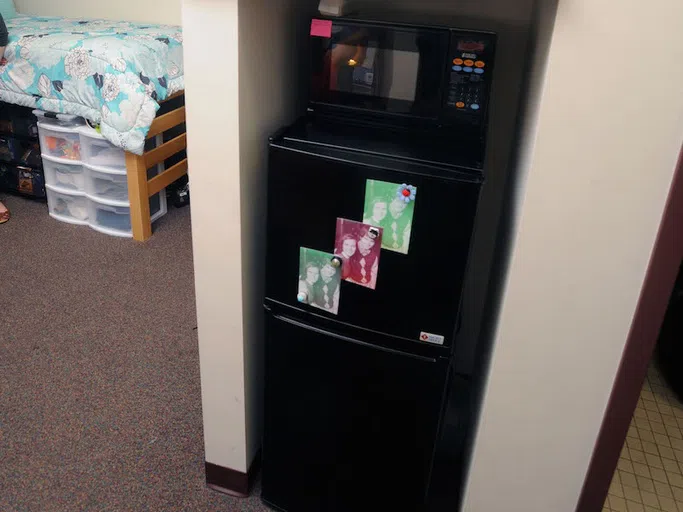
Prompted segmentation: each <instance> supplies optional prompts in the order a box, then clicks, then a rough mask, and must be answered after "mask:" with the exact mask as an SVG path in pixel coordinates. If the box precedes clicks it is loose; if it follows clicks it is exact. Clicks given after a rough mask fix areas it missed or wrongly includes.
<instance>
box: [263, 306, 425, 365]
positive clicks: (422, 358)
mask: <svg viewBox="0 0 683 512" xmlns="http://www.w3.org/2000/svg"><path fill="white" fill-rule="evenodd" d="M273 317H274V318H275V319H277V320H281V321H283V322H286V323H288V324H291V325H295V326H297V327H299V328H301V329H306V330H308V331H313V332H316V333H318V334H322V335H323V336H331V337H332V338H337V339H338V340H342V341H346V342H348V343H354V344H356V345H361V346H364V347H368V348H372V349H375V350H380V351H382V352H387V353H389V354H395V355H399V356H404V357H410V358H413V359H417V360H418V361H423V362H425V363H436V358H433V357H426V356H420V355H417V354H411V353H410V352H404V351H403V350H395V349H392V348H388V347H382V346H380V345H373V344H372V343H367V342H365V341H360V340H357V339H354V338H349V337H348V336H344V335H343V334H337V333H335V332H332V331H327V330H325V329H320V328H319V327H313V326H312V325H308V324H305V323H303V322H299V321H297V320H294V319H292V318H287V317H286V316H282V315H273Z"/></svg>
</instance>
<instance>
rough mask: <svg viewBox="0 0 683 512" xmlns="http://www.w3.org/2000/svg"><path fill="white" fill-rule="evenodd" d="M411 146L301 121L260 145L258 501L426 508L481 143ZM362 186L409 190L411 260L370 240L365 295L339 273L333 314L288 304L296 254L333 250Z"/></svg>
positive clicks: (373, 133) (409, 140)
mask: <svg viewBox="0 0 683 512" xmlns="http://www.w3.org/2000/svg"><path fill="white" fill-rule="evenodd" d="M418 139H419V137H416V136H415V135H414V134H412V133H409V132H405V131H402V130H399V131H396V132H392V131H391V130H381V131H377V130H374V129H373V128H371V127H360V126H354V125H348V124H344V123H338V124H335V123H332V122H326V123H325V125H324V128H321V127H320V126H319V125H318V124H317V122H316V121H312V120H306V119H304V120H302V121H300V122H299V123H297V124H295V125H294V126H292V127H290V128H288V129H287V130H285V131H284V132H283V133H280V134H278V135H277V136H276V137H274V138H273V139H272V140H271V143H270V165H269V175H268V230H267V240H268V251H267V284H266V299H265V309H266V318H267V320H266V323H267V341H266V383H265V419H264V429H265V432H264V438H263V493H262V497H263V500H264V501H265V502H266V503H267V504H269V505H271V506H273V507H274V508H277V509H280V510H285V511H288V512H304V511H310V512H321V511H340V512H341V511H344V512H348V511H365V510H368V511H370V510H372V511H377V510H392V511H411V512H412V511H419V510H425V506H426V503H427V494H428V490H429V485H430V479H431V471H432V467H433V464H434V456H435V449H436V442H437V438H438V436H439V432H440V429H441V424H442V418H443V416H444V410H445V401H446V397H447V393H446V390H447V387H448V384H449V381H450V380H451V379H452V377H453V376H452V375H451V353H452V349H453V343H454V337H455V333H456V331H457V324H458V318H459V315H458V311H459V305H460V295H461V289H462V281H463V278H464V274H465V269H466V264H467V259H468V253H469V248H470V239H471V237H472V231H473V224H474V219H475V214H476V210H477V202H478V197H479V191H480V188H481V184H482V182H483V175H482V173H481V170H480V161H479V160H478V158H479V156H480V153H479V152H478V151H476V150H468V148H467V147H463V148H458V151H455V150H454V149H456V147H455V146H457V143H454V144H449V143H447V141H444V140H437V139H434V138H429V139H421V140H418ZM463 140H465V139H463ZM368 180H382V181H384V182H390V183H397V184H410V185H411V186H414V187H415V188H416V190H417V191H418V194H417V198H416V200H415V204H414V212H413V221H412V230H411V234H410V246H409V251H408V253H407V254H402V253H399V252H395V251H391V250H384V249H382V253H381V260H380V264H379V271H378V275H377V280H376V287H375V289H371V288H368V287H365V286H359V285H358V284H355V283H353V282H346V281H342V282H341V285H340V290H339V292H340V293H339V297H340V300H339V307H338V311H337V313H336V314H333V313H331V312H328V311H325V310H324V309H321V308H316V307H312V306H310V305H308V304H305V303H301V302H299V300H298V297H297V291H298V288H297V282H298V279H299V278H301V276H300V268H299V267H300V260H299V254H300V248H302V247H313V248H318V249H320V250H322V251H325V252H327V253H334V249H335V247H334V245H335V229H336V221H337V219H338V218H346V219H362V215H363V209H364V200H365V192H366V186H367V185H366V184H367V182H368ZM385 236H386V233H385Z"/></svg>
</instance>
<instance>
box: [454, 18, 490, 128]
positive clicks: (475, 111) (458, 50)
mask: <svg viewBox="0 0 683 512" xmlns="http://www.w3.org/2000/svg"><path fill="white" fill-rule="evenodd" d="M494 45H495V36H494V35H493V34H482V33H469V34H467V33H462V32H456V31H452V32H451V44H450V49H449V52H448V63H447V66H448V70H447V73H446V76H447V84H446V94H445V96H446V98H445V102H446V105H445V107H446V110H447V111H448V112H449V113H451V115H453V114H455V115H466V116H467V117H474V118H478V119H480V120H483V119H484V118H485V116H486V110H487V106H488V100H489V90H490V86H491V77H492V70H493V53H494Z"/></svg>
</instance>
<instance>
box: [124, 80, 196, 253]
mask: <svg viewBox="0 0 683 512" xmlns="http://www.w3.org/2000/svg"><path fill="white" fill-rule="evenodd" d="M182 95H183V93H182V92H179V93H176V94H174V95H173V96H170V97H168V98H167V99H166V100H164V101H163V102H161V104H162V105H163V104H164V103H165V102H167V101H170V100H172V99H175V98H178V97H180V96H182ZM184 122H185V106H184V105H183V106H180V107H178V108H175V109H173V110H170V111H169V112H166V113H165V114H162V115H160V116H158V117H157V118H156V119H155V120H154V122H153V123H152V127H151V128H150V130H149V133H148V134H147V138H148V139H151V138H152V137H155V136H157V135H159V134H162V133H164V132H165V131H167V130H170V129H172V128H175V127H176V126H178V125H180V124H182V123H184ZM186 147H187V136H186V134H185V133H182V134H180V135H178V136H176V137H174V138H173V139H171V140H169V141H167V142H165V143H163V144H161V145H160V146H157V147H156V148H154V149H151V150H149V151H145V153H144V154H143V155H142V156H140V155H135V154H133V153H126V169H127V172H128V199H129V201H130V220H131V224H132V228H133V238H134V239H135V240H137V241H139V242H144V241H145V240H147V239H149V238H150V237H151V236H152V221H151V216H150V212H149V198H150V197H151V196H153V195H154V194H156V193H158V192H160V191H161V190H163V189H164V188H166V187H167V186H168V185H170V184H171V183H173V182H174V181H175V180H177V179H178V178H180V177H181V176H183V175H185V174H187V158H184V159H183V160H181V161H180V162H178V163H176V164H174V165H172V166H171V167H169V168H168V169H166V170H165V171H163V172H162V173H160V174H157V175H156V176H154V177H153V178H147V169H150V168H151V167H154V166H155V165H157V164H159V163H161V162H163V161H164V160H166V159H168V158H170V157H172V156H173V155H175V154H176V153H179V152H180V151H183V150H184V149H185V148H186Z"/></svg>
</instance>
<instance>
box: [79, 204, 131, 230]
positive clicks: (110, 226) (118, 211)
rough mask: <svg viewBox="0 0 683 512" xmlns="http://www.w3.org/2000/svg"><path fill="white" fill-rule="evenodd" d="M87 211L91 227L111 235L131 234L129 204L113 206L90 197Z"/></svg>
mask: <svg viewBox="0 0 683 512" xmlns="http://www.w3.org/2000/svg"><path fill="white" fill-rule="evenodd" d="M88 211H89V215H90V222H89V224H90V227H91V228H93V229H95V230H97V231H100V232H101V233H106V234H108V235H113V236H125V237H132V236H133V230H132V227H131V222H130V207H129V206H114V205H111V204H104V203H98V202H97V201H93V200H92V199H90V200H89V201H88Z"/></svg>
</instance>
